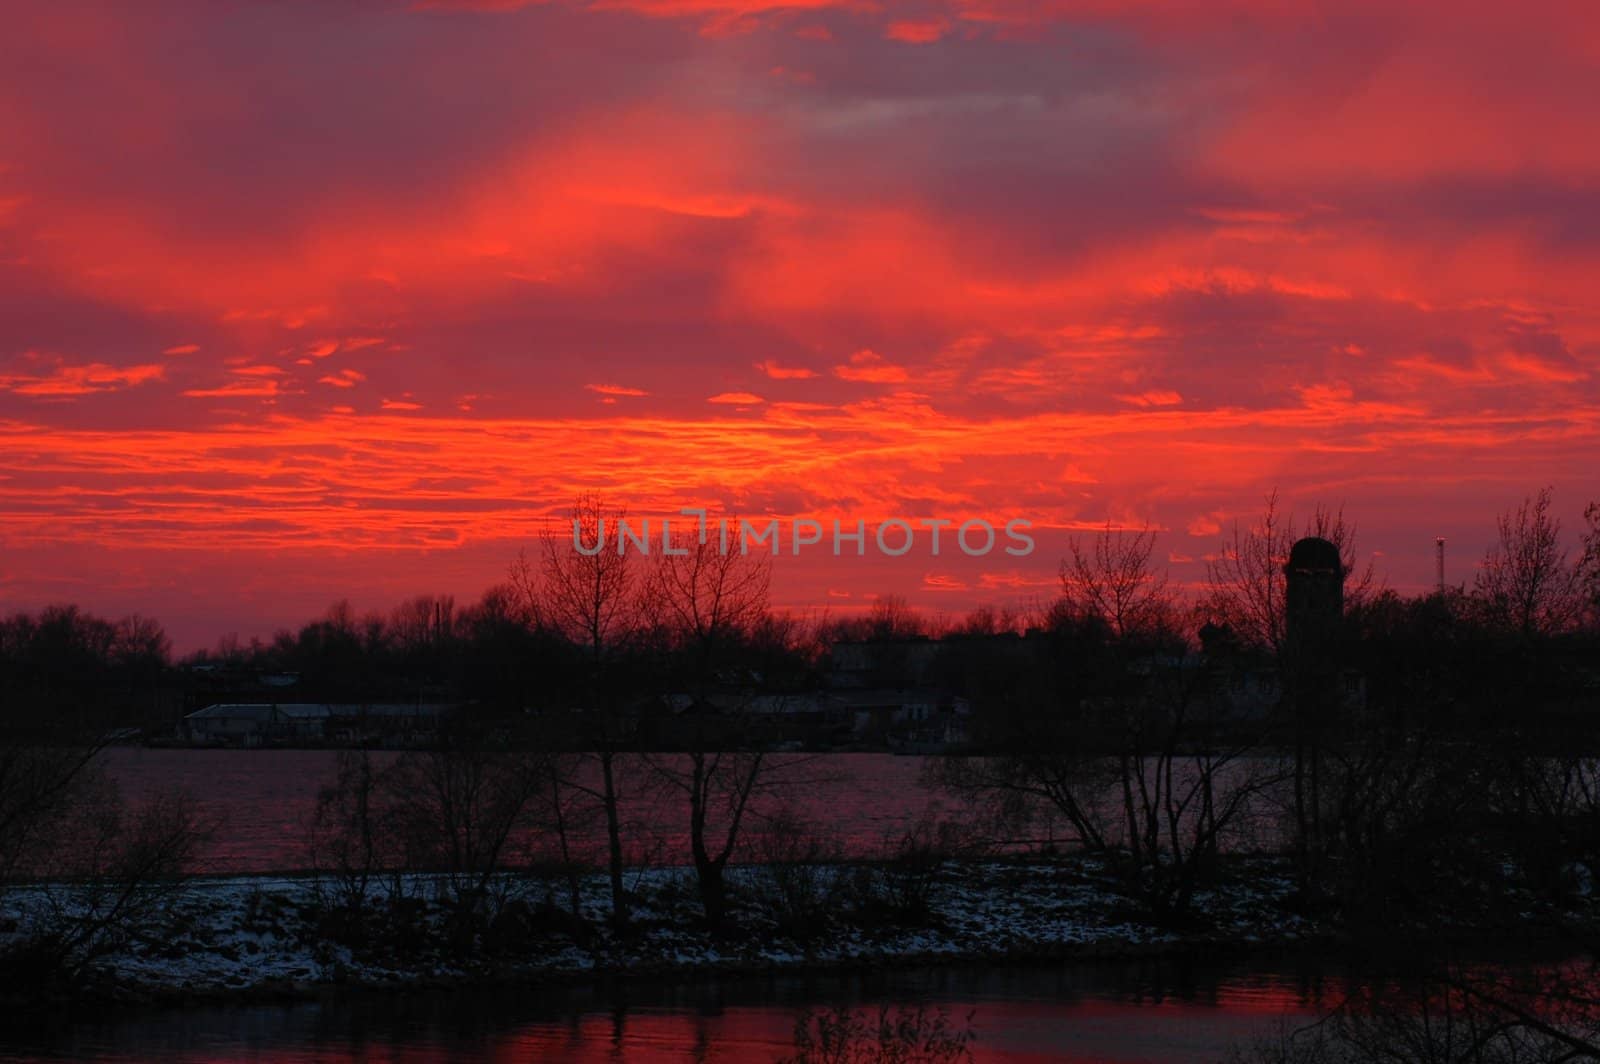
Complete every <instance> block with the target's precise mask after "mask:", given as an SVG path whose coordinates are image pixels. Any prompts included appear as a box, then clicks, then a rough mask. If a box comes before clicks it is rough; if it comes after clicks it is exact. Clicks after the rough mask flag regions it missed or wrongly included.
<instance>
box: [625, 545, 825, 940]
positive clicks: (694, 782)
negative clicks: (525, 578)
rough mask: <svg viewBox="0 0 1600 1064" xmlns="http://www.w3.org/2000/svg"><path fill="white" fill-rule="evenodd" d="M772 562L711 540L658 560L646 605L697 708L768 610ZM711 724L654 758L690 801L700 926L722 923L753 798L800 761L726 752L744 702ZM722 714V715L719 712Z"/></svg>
mask: <svg viewBox="0 0 1600 1064" xmlns="http://www.w3.org/2000/svg"><path fill="white" fill-rule="evenodd" d="M770 576H771V559H770V558H769V557H768V556H766V555H760V554H745V553H743V552H742V551H741V552H734V551H728V550H724V549H722V547H721V545H720V543H719V542H717V541H716V540H714V539H712V538H710V537H695V536H681V537H679V538H678V539H677V540H676V541H675V542H674V543H673V544H672V550H671V551H663V552H662V554H661V555H660V556H659V557H658V558H657V559H656V564H655V567H654V569H653V570H652V572H651V575H650V577H649V581H648V584H647V591H646V599H647V601H648V602H649V603H650V607H651V611H652V613H653V614H655V616H656V617H657V618H658V621H659V624H660V626H661V632H662V634H663V635H664V636H665V638H666V640H667V643H668V646H669V647H670V648H671V649H673V650H675V651H676V653H677V654H678V655H679V659H680V661H681V663H682V665H683V666H684V667H685V668H686V670H687V672H686V678H687V679H688V680H689V682H690V683H692V684H693V685H694V686H695V688H696V692H695V693H696V696H697V698H698V699H700V700H701V702H702V704H704V703H705V701H706V700H707V699H709V697H710V695H711V688H712V687H713V686H714V685H715V683H716V679H717V670H718V668H719V666H721V665H722V664H723V663H724V655H725V653H726V651H728V650H729V649H731V648H732V647H733V646H734V645H735V644H737V643H738V642H739V641H741V640H744V639H746V638H748V637H749V635H750V634H751V633H752V632H753V631H754V630H755V629H756V628H757V626H758V625H759V624H760V622H761V620H762V619H763V618H764V617H765V616H766V613H767V601H768V587H769V582H770ZM722 708H723V710H724V711H725V713H726V716H722V717H721V719H719V720H718V721H717V722H716V724H717V726H716V727H695V726H693V725H691V727H690V728H689V729H688V731H687V732H686V734H685V735H684V739H685V746H686V747H687V751H686V753H685V754H683V755H681V756H665V757H657V756H652V757H650V758H649V761H650V764H651V767H652V768H653V769H654V771H655V774H656V775H657V777H658V778H659V779H660V780H661V781H662V782H663V783H664V784H665V785H666V786H667V787H668V788H669V789H670V790H672V791H675V792H677V793H678V794H680V795H681V796H682V797H684V798H686V799H687V800H688V803H689V845H690V850H691V855H692V857H693V859H694V867H695V875H696V878H697V881H698V883H699V887H700V899H701V904H702V907H703V908H704V910H705V915H706V921H707V923H708V924H710V925H711V926H712V927H714V928H715V927H719V926H721V924H722V922H723V918H724V914H725V910H726V890H725V888H724V881H723V870H724V869H725V868H726V867H727V864H728V860H729V859H730V858H731V857H732V856H733V853H734V849H735V847H736V846H737V845H738V842H739V837H740V832H741V830H742V829H743V828H744V826H745V823H746V818H747V816H748V814H749V812H750V801H751V798H752V796H753V795H755V794H756V793H757V791H759V790H762V789H770V788H771V787H772V786H774V785H775V782H776V779H775V775H776V773H777V772H778V771H780V770H781V769H783V768H786V767H788V766H790V765H791V764H793V763H795V762H797V761H798V760H802V759H775V758H771V757H769V756H767V755H765V754H762V753H737V752H732V751H730V750H726V749H725V747H727V746H730V745H738V744H741V743H742V742H743V741H744V739H745V738H746V737H745V736H742V735H739V734H736V729H737V728H738V726H739V725H740V724H741V723H742V722H741V721H740V719H739V718H740V716H741V708H742V706H741V700H740V699H739V698H738V697H737V696H736V697H734V698H732V699H729V700H724V704H723V707H722ZM719 716H721V715H719Z"/></svg>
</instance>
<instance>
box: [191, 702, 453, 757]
mask: <svg viewBox="0 0 1600 1064" xmlns="http://www.w3.org/2000/svg"><path fill="white" fill-rule="evenodd" d="M452 708H453V707H452V706H448V705H444V704H440V703H359V704H356V703H351V704H342V705H339V704H336V705H329V704H327V703H322V702H222V703H217V704H216V705H210V706H206V707H205V708H204V709H199V710H196V711H195V712H193V713H190V714H189V715H188V716H187V717H185V718H184V719H183V728H182V731H181V738H183V739H185V740H186V741H188V742H189V743H192V744H193V745H196V746H320V745H322V744H324V743H328V742H335V743H341V744H345V745H376V746H415V745H420V744H422V743H425V742H428V741H430V740H431V739H432V738H433V737H434V736H435V735H437V734H438V731H439V723H440V721H441V720H442V719H443V718H444V717H445V715H446V714H448V713H449V712H450V711H451V709H452Z"/></svg>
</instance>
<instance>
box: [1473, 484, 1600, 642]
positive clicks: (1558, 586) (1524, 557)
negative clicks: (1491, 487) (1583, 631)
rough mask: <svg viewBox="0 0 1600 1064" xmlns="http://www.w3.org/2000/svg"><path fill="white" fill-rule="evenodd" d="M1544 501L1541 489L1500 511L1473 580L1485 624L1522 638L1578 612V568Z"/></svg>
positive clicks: (1552, 628) (1547, 493) (1547, 495)
mask: <svg viewBox="0 0 1600 1064" xmlns="http://www.w3.org/2000/svg"><path fill="white" fill-rule="evenodd" d="M1550 503H1551V489H1549V488H1543V489H1541V490H1540V491H1539V493H1538V494H1537V495H1534V496H1530V497H1528V498H1525V499H1523V500H1522V504H1521V505H1520V506H1518V507H1517V508H1516V509H1515V510H1509V511H1506V512H1505V513H1502V514H1501V515H1500V517H1499V520H1498V522H1497V524H1498V528H1499V537H1498V539H1497V540H1496V542H1495V543H1494V545H1493V546H1491V547H1490V548H1489V550H1488V551H1487V553H1485V554H1484V558H1483V565H1482V567H1481V568H1480V569H1479V570H1478V575H1477V579H1476V580H1475V581H1474V583H1473V597H1474V598H1475V599H1476V601H1477V602H1478V604H1479V607H1480V608H1481V609H1482V610H1483V611H1484V615H1485V618H1486V619H1487V620H1488V621H1489V623H1491V624H1493V625H1495V626H1496V627H1499V628H1503V629H1505V630H1507V631H1513V632H1518V633H1520V634H1522V635H1524V636H1536V635H1550V634H1553V633H1555V632H1560V631H1563V630H1565V629H1566V628H1568V627H1570V626H1571V625H1572V624H1573V622H1575V621H1576V620H1577V619H1578V617H1579V616H1580V615H1581V613H1582V611H1583V595H1582V572H1581V568H1580V566H1577V565H1573V564H1571V563H1570V562H1569V561H1568V556H1567V551H1566V550H1565V549H1564V548H1563V547H1562V546H1561V522H1560V520H1558V519H1557V518H1556V517H1555V516H1554V515H1553V514H1551V512H1550Z"/></svg>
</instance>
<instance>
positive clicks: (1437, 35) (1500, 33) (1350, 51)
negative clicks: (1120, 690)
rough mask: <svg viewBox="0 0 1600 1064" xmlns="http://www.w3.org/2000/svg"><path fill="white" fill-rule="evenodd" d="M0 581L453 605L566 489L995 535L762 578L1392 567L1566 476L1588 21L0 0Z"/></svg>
mask: <svg viewBox="0 0 1600 1064" xmlns="http://www.w3.org/2000/svg"><path fill="white" fill-rule="evenodd" d="M0 18H3V25H4V26H5V30H4V32H3V33H0V610H3V611H10V610H13V609H26V608H35V607H38V606H41V605H44V604H46V603H48V602H56V601H76V602H79V603H81V604H82V605H84V606H85V607H88V608H91V609H94V610H96V611H98V612H103V613H108V614H112V615H120V614H123V613H127V612H130V611H134V610H138V611H140V612H143V613H145V614H149V615H153V616H155V617H157V618H159V619H160V620H162V621H163V622H164V623H165V624H166V625H167V627H168V629H169V631H170V632H171V633H172V635H173V636H174V639H175V641H176V642H177V644H178V647H179V649H180V650H187V649H193V648H195V647H197V646H201V645H207V644H210V643H211V642H213V641H214V640H215V638H216V637H217V636H218V635H220V634H222V633H225V632H237V633H239V634H240V635H241V636H244V637H248V636H250V635H252V634H261V635H267V634H270V632H271V631H272V629H274V628H275V627H278V626H281V625H286V624H292V623H297V622H300V621H303V620H305V619H308V618H309V617H310V616H312V615H313V614H316V613H318V612H320V611H321V610H322V609H323V608H324V607H325V606H326V605H327V604H328V603H329V602H330V601H332V600H334V599H337V598H341V597H348V598H349V599H350V600H351V601H352V602H353V603H354V604H355V605H356V606H357V607H358V608H387V607H388V606H390V605H392V604H394V603H395V602H396V601H398V600H399V599H400V598H402V597H404V596H407V595H411V594H416V593H422V592H435V593H439V592H442V593H453V594H455V595H457V596H458V598H461V599H463V600H467V599H472V598H475V597H476V596H477V594H478V593H479V592H480V591H481V590H482V589H483V588H484V587H486V586H487V585H489V584H491V583H493V582H495V581H497V580H500V579H502V578H503V576H504V573H505V569H506V565H507V563H508V562H509V561H510V560H511V558H512V556H514V554H515V552H516V550H517V548H518V547H519V546H521V545H523V544H526V543H529V542H531V540H532V539H533V538H534V537H536V536H537V534H538V531H539V530H540V528H542V527H543V526H544V524H545V522H546V520H547V518H548V517H549V515H551V514H554V513H556V512H558V511H559V510H560V509H561V508H562V507H563V506H564V505H566V504H567V503H568V502H569V501H570V500H571V498H572V497H573V496H574V495H575V494H576V493H578V492H580V491H585V490H595V491H599V492H601V493H602V494H604V495H605V496H606V497H607V498H608V499H612V500H615V502H616V503H618V504H619V505H625V506H626V507H627V508H628V509H629V510H630V511H632V512H634V513H636V514H639V515H646V514H652V513H662V512H666V513H671V512H675V511H676V510H677V509H678V508H679V507H683V506H705V507H708V508H710V509H712V510H713V511H717V510H722V511H726V512H730V513H737V514H741V515H746V516H752V517H753V516H758V515H770V516H777V517H781V518H784V519H788V518H791V517H815V518H818V519H825V520H826V519H832V518H835V517H838V518H843V519H845V520H847V521H849V522H852V523H853V522H854V521H855V520H856V519H865V520H867V521H869V522H872V521H876V520H878V519H881V518H882V517H885V516H895V515H898V516H906V517H920V516H938V517H950V518H953V519H957V520H959V519H961V518H964V517H969V516H980V517H985V518H988V519H990V520H993V521H995V522H996V523H997V524H998V523H1002V522H1003V521H1004V520H1006V519H1008V518H1011V517H1025V518H1028V519H1031V520H1032V521H1034V522H1035V525H1036V530H1037V531H1038V549H1037V550H1036V552H1035V554H1034V555H1033V556H1032V557H1031V558H1028V559H1021V560H1019V559H1014V558H1005V557H1003V556H1002V557H990V558H985V559H981V560H978V559H973V560H968V559H964V558H960V557H950V556H946V557H941V558H937V559H935V558H930V557H926V556H923V555H922V554H921V553H920V552H919V553H918V554H916V555H912V556H908V557H906V558H901V559H883V558H881V557H879V558H868V559H864V560H855V559H844V560H835V559H833V558H831V557H824V556H822V555H820V554H819V555H817V556H816V557H813V558H801V559H780V560H779V561H778V562H777V563H776V568H775V598H776V599H777V601H778V602H779V603H780V604H784V605H793V606H814V607H828V608H831V609H833V610H835V611H848V610H850V609H853V608H857V607H859V606H860V605H862V604H863V603H866V602H868V601H870V600H871V598H872V596H873V595H874V594H877V593H879V592H897V593H901V594H905V595H907V596H908V597H910V598H911V599H912V600H913V601H914V602H915V603H917V604H919V605H922V606H925V607H927V608H929V609H933V610H946V611H952V612H960V611H963V610H965V609H966V608H968V607H970V606H971V605H973V604H975V603H977V602H982V601H986V602H993V603H1001V602H1008V601H1011V602H1017V601H1025V600H1027V599H1029V598H1037V597H1039V596H1042V595H1047V594H1048V593H1049V591H1050V587H1051V584H1052V583H1053V581H1054V572H1055V568H1056V564H1057V561H1058V559H1059V557H1060V554H1061V552H1062V548H1063V544H1064V543H1065V537H1066V535H1067V534H1068V532H1069V530H1071V529H1074V528H1084V527H1092V526H1096V525H1099V524H1103V523H1104V522H1105V521H1106V520H1107V519H1110V520H1112V521H1115V522H1118V523H1132V524H1142V523H1144V522H1146V521H1148V522H1150V523H1152V524H1154V525H1156V526H1158V527H1159V528H1161V529H1162V530H1163V532H1162V537H1161V541H1160V549H1161V551H1162V553H1163V554H1164V555H1165V556H1167V557H1169V558H1170V561H1171V567H1172V573H1173V575H1174V577H1175V578H1177V579H1178V580H1180V581H1183V582H1194V581H1198V580H1199V579H1200V578H1201V577H1202V576H1203V573H1204V558H1205V556H1206V555H1207V554H1210V553H1214V552H1215V551H1216V550H1218V549H1219V546H1220V543H1221V539H1222V534H1223V532H1224V530H1226V528H1227V527H1229V526H1230V525H1231V524H1232V523H1233V522H1234V521H1235V520H1244V521H1248V520H1250V518H1251V516H1252V515H1253V514H1255V513H1257V512H1258V511H1259V509H1260V505H1261V499H1262V497H1263V495H1264V494H1265V493H1266V492H1268V491H1269V490H1271V489H1272V488H1273V487H1274V486H1276V487H1277V488H1278V489H1279V490H1280V492H1281V494H1282V497H1283V500H1284V502H1285V504H1286V505H1287V506H1289V507H1292V508H1293V509H1294V510H1295V512H1296V513H1298V514H1301V515H1304V514H1307V513H1309V511H1310V509H1311V508H1312V506H1314V505H1315V504H1317V503H1318V502H1322V503H1326V504H1330V505H1338V504H1341V503H1342V504H1343V505H1344V507H1345V510H1346V513H1347V514H1348V515H1349V516H1351V517H1353V518H1354V519H1355V520H1356V521H1357V523H1358V524H1359V526H1360V539H1359V545H1360V547H1361V548H1362V551H1363V553H1364V554H1371V553H1373V552H1378V554H1379V557H1378V558H1377V563H1378V564H1377V568H1378V570H1379V572H1380V573H1382V574H1384V575H1385V576H1386V577H1387V579H1388V582H1389V583H1390V584H1391V585H1392V586H1395V587H1397V588H1400V589H1401V590H1416V589H1418V588H1420V587H1422V586H1424V585H1426V584H1428V583H1431V580H1432V552H1433V540H1434V537H1435V536H1437V535H1443V536H1446V537H1447V538H1448V540H1449V544H1450V546H1449V550H1450V574H1449V575H1450V577H1451V579H1452V580H1453V581H1456V582H1460V581H1464V580H1467V581H1469V580H1470V579H1471V573H1472V567H1473V565H1474V564H1475V562H1476V560H1477V559H1478V558H1479V557H1480V556H1481V555H1482V553H1483V550H1484V548H1485V547H1486V546H1487V545H1488V543H1489V541H1490V540H1491V538H1492V536H1493V525H1494V515H1495V512H1496V511H1498V510H1501V509H1504V508H1506V507H1508V506H1510V505H1513V504H1514V503H1516V502H1517V501H1518V500H1519V499H1520V498H1521V496H1522V495H1524V494H1525V493H1527V492H1529V491H1532V490H1536V489H1537V488H1539V487H1540V486H1542V485H1545V484H1550V485H1553V486H1554V488H1555V497H1556V504H1557V510H1558V512H1559V513H1560V515H1561V517H1562V519H1563V521H1564V522H1565V524H1566V527H1567V530H1568V533H1569V536H1570V537H1571V540H1572V542H1573V543H1574V544H1575V542H1576V533H1577V530H1578V526H1579V515H1580V514H1581V511H1582V509H1583V506H1584V503H1585V502H1587V501H1589V500H1592V499H1596V498H1600V475H1597V474H1596V471H1595V470H1596V468H1597V467H1600V463H1597V461H1596V458H1595V455H1596V453H1600V105H1597V103H1596V101H1600V6H1597V5H1595V4H1593V3H1592V2H1579V0H1574V2H1572V3H1557V2H1539V0H1534V2H1529V3H1521V4H1515V5H1508V4H1501V3H1495V4H1476V3H1471V2H1457V3H1449V4H1446V3H1433V2H1422V3H1412V4H1395V3H1393V2H1391V0H1382V2H1379V0H1342V2H1337V3H1335V2H1328V3H1311V2H1304V3H1301V2H1294V0H1208V2H1201V3H1193V4H1190V3H1181V2H1178V0H1126V2H1124V0H953V2H949V3H935V2H930V3H915V4H900V3H893V2H889V3H877V2H872V0H853V2H852V0H844V2H834V0H794V2H792V3H767V2H764V0H609V2H604V3H578V2H562V0H552V2H549V3H519V2H516V0H476V2H460V3H454V2H449V0H437V2H431V3H430V2H424V3H415V4H407V3H404V2H394V3H391V2H386V0H322V2H311V0H281V2H275V3H244V2H225V0H192V2H188V3H180V2H154V0H152V2H151V3H142V2H141V3H130V2H127V0H119V2H116V3H108V4H94V3H77V2H69V3H61V2H45V0H41V2H38V3H30V2H16V0H0Z"/></svg>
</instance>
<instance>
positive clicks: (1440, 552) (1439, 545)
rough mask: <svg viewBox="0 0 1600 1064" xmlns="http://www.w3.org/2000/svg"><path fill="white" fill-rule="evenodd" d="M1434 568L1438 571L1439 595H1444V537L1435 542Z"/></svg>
mask: <svg viewBox="0 0 1600 1064" xmlns="http://www.w3.org/2000/svg"><path fill="white" fill-rule="evenodd" d="M1433 553H1434V567H1435V568H1436V569H1437V570H1438V577H1439V594H1441V595H1442V594H1444V537H1443V536H1439V537H1438V538H1436V539H1435V540H1434V541H1433Z"/></svg>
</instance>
